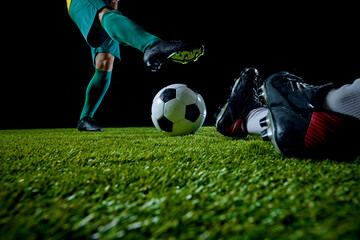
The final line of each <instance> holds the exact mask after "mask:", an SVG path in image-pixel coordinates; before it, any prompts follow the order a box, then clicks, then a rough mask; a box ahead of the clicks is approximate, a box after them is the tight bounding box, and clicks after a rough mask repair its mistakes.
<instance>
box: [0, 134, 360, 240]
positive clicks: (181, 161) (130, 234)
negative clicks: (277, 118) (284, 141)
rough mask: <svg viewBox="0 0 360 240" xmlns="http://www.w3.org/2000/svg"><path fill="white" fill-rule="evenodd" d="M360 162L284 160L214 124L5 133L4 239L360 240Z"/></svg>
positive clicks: (0, 149) (0, 137)
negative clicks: (194, 128) (170, 129)
mask: <svg viewBox="0 0 360 240" xmlns="http://www.w3.org/2000/svg"><path fill="white" fill-rule="evenodd" d="M359 163H360V158H359V157H358V158H357V159H356V160H355V161H352V162H339V161H332V160H329V159H324V160H321V161H320V160H312V159H296V158H285V157H282V156H280V155H278V154H276V153H275V151H274V149H273V147H272V145H271V143H269V142H263V141H262V140H261V139H260V138H258V137H251V138H249V139H244V140H233V139H230V138H226V137H223V136H221V135H220V134H219V133H217V132H216V131H215V129H214V128H213V127H203V128H202V129H201V130H200V131H199V132H198V133H197V134H195V135H190V136H185V137H165V136H164V135H162V134H161V133H159V132H157V131H156V129H155V128H120V129H116V128H111V129H105V132H103V133H84V132H78V131H77V130H76V129H45V130H40V129H38V130H2V131H0V164H1V165H0V173H1V180H0V236H1V238H2V239H73V238H81V239H114V238H126V239H151V238H152V239H265V238H268V239H358V236H359V235H360V166H359Z"/></svg>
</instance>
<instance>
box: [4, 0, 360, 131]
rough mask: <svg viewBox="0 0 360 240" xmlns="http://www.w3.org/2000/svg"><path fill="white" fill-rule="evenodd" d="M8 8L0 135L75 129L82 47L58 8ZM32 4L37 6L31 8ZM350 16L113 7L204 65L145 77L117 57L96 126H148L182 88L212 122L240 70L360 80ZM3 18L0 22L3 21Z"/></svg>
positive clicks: (346, 10)
mask: <svg viewBox="0 0 360 240" xmlns="http://www.w3.org/2000/svg"><path fill="white" fill-rule="evenodd" d="M26 4H28V6H27V5H22V6H21V7H18V6H9V7H7V9H8V10H10V9H12V10H11V11H10V16H11V17H9V16H7V17H5V16H3V17H2V18H4V19H2V20H3V21H2V22H3V25H2V38H3V40H5V43H3V46H2V56H3V63H2V64H1V65H2V70H3V71H2V74H1V76H2V77H1V78H2V80H1V96H0V97H1V99H0V104H1V106H0V107H1V115H0V128H2V129H8V128H48V127H76V123H77V121H78V118H79V115H80V112H81V109H82V106H83V102H84V94H85V89H86V86H87V84H88V82H89V80H90V79H91V77H92V75H93V72H94V69H93V66H92V62H91V55H90V51H89V48H88V46H87V45H86V42H85V40H84V39H83V38H82V35H81V34H80V32H79V31H78V29H77V27H76V26H75V24H74V23H73V22H72V21H71V19H70V18H69V16H68V13H67V10H66V2H65V0H64V1H59V0H56V1H46V4H44V3H40V2H37V3H34V2H33V1H29V2H28V3H26ZM36 4H37V5H36ZM356 9H358V8H357V6H356V5H355V3H354V5H345V4H339V3H338V2H334V3H327V5H315V6H314V5H311V4H305V3H301V4H300V3H299V4H296V3H294V2H291V3H287V4H286V3H285V4H284V3H277V4H273V3H267V2H266V3H264V2H263V1H262V2H257V1H251V3H249V2H246V1H232V2H231V3H230V2H228V1H195V0H192V1H187V0H184V1H145V2H144V1H130V0H121V1H120V11H121V12H122V13H123V14H124V15H125V16H127V17H129V18H130V19H132V20H134V21H135V22H137V23H138V24H139V25H141V26H142V27H143V28H144V29H145V30H147V31H149V32H151V33H153V34H155V35H157V36H159V37H160V38H162V39H165V40H183V41H196V42H201V43H202V44H204V45H205V55H204V56H203V57H202V58H200V60H199V61H198V62H195V63H193V64H188V65H180V64H169V65H165V66H164V67H163V68H162V71H160V72H157V73H152V72H150V71H149V70H148V69H146V67H145V66H144V63H143V61H142V53H141V52H139V51H138V50H136V49H133V48H130V47H122V48H121V56H122V61H121V62H120V61H116V63H115V66H114V71H113V77H112V82H111V86H110V88H109V91H108V93H107V95H106V96H105V98H104V101H103V102H102V104H101V106H100V108H99V109H98V111H97V113H96V115H95V118H96V119H97V120H98V121H99V122H100V123H101V126H104V127H110V126H111V127H123V126H152V122H151V118H150V115H151V103H152V99H153V97H154V96H155V94H156V93H157V92H158V91H159V90H160V89H161V88H163V87H165V86H167V85H169V84H172V83H184V84H188V85H189V86H190V87H193V88H195V89H196V90H197V91H198V92H200V94H201V95H202V96H203V98H204V100H205V103H206V105H207V110H208V117H207V119H206V122H205V125H213V124H214V122H215V119H214V118H213V115H214V113H215V112H216V111H217V108H218V106H219V105H221V104H224V103H225V102H226V99H227V98H228V96H229V93H230V89H229V87H230V86H231V84H232V81H233V79H234V78H235V77H238V76H239V73H240V71H241V70H242V69H244V68H245V67H256V68H258V70H259V72H260V74H261V76H262V78H266V77H268V76H269V75H270V74H272V73H275V72H277V71H289V72H292V73H295V74H297V75H300V76H301V77H302V78H303V79H304V80H305V81H306V82H308V83H311V84H323V83H327V82H330V81H331V82H334V84H335V85H336V86H340V85H342V84H345V83H351V82H352V81H354V80H355V79H356V78H358V77H360V68H359V67H360V65H359V56H360V55H359V53H360V47H359V42H360V39H359V36H358V33H359V21H358V12H357V11H356ZM3 15H4V14H3Z"/></svg>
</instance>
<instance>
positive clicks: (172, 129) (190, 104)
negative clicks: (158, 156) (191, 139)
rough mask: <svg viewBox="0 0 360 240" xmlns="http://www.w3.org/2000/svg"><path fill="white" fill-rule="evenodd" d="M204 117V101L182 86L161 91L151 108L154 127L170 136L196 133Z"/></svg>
mask: <svg viewBox="0 0 360 240" xmlns="http://www.w3.org/2000/svg"><path fill="white" fill-rule="evenodd" d="M205 117H206V107H205V102H204V99H203V98H202V97H201V95H200V94H199V93H197V92H194V91H193V90H191V89H190V88H188V87H187V86H186V85H184V84H172V85H169V86H167V87H165V88H163V89H161V90H160V91H159V92H158V93H157V94H156V96H155V97H154V100H153V103H152V107H151V119H152V121H153V123H154V125H155V127H156V128H157V129H158V130H160V131H162V132H164V133H165V134H166V135H170V136H178V135H186V134H194V133H196V132H197V131H198V130H199V129H200V128H201V126H202V125H203V123H204V121H205Z"/></svg>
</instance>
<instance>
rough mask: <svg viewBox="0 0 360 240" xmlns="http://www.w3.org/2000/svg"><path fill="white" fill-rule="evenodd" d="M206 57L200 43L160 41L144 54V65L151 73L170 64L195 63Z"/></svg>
mask: <svg viewBox="0 0 360 240" xmlns="http://www.w3.org/2000/svg"><path fill="white" fill-rule="evenodd" d="M202 55H204V46H203V45H201V44H199V43H183V42H181V41H169V42H168V41H159V42H157V43H155V44H153V45H151V46H150V47H148V48H146V50H145V52H144V63H145V64H146V66H148V67H149V68H150V69H151V71H153V72H156V71H157V70H159V69H160V67H161V65H163V64H165V63H168V62H177V63H182V64H187V63H189V62H195V61H197V60H198V59H199V57H201V56H202Z"/></svg>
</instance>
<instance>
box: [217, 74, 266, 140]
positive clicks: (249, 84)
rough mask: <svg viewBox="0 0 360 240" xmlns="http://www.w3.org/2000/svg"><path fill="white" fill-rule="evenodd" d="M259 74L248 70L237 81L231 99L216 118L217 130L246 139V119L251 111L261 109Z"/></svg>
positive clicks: (229, 135)
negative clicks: (258, 90)
mask: <svg viewBox="0 0 360 240" xmlns="http://www.w3.org/2000/svg"><path fill="white" fill-rule="evenodd" d="M258 77H259V72H258V71H257V70H256V69H255V68H246V69H245V70H244V71H242V72H241V73H240V77H239V78H237V79H235V85H234V86H233V87H232V90H231V95H230V98H229V99H228V101H227V103H226V104H225V105H224V106H223V107H222V108H221V109H220V113H218V114H217V115H216V116H215V117H216V124H215V126H216V130H217V131H218V132H220V133H221V134H222V135H225V136H228V137H246V136H247V135H248V131H247V129H246V126H245V119H246V117H247V116H248V114H249V113H250V111H251V110H253V109H255V108H258V107H261V106H262V105H261V103H260V101H259V98H258V95H257V92H256V89H257V88H258V81H259V80H258Z"/></svg>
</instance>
